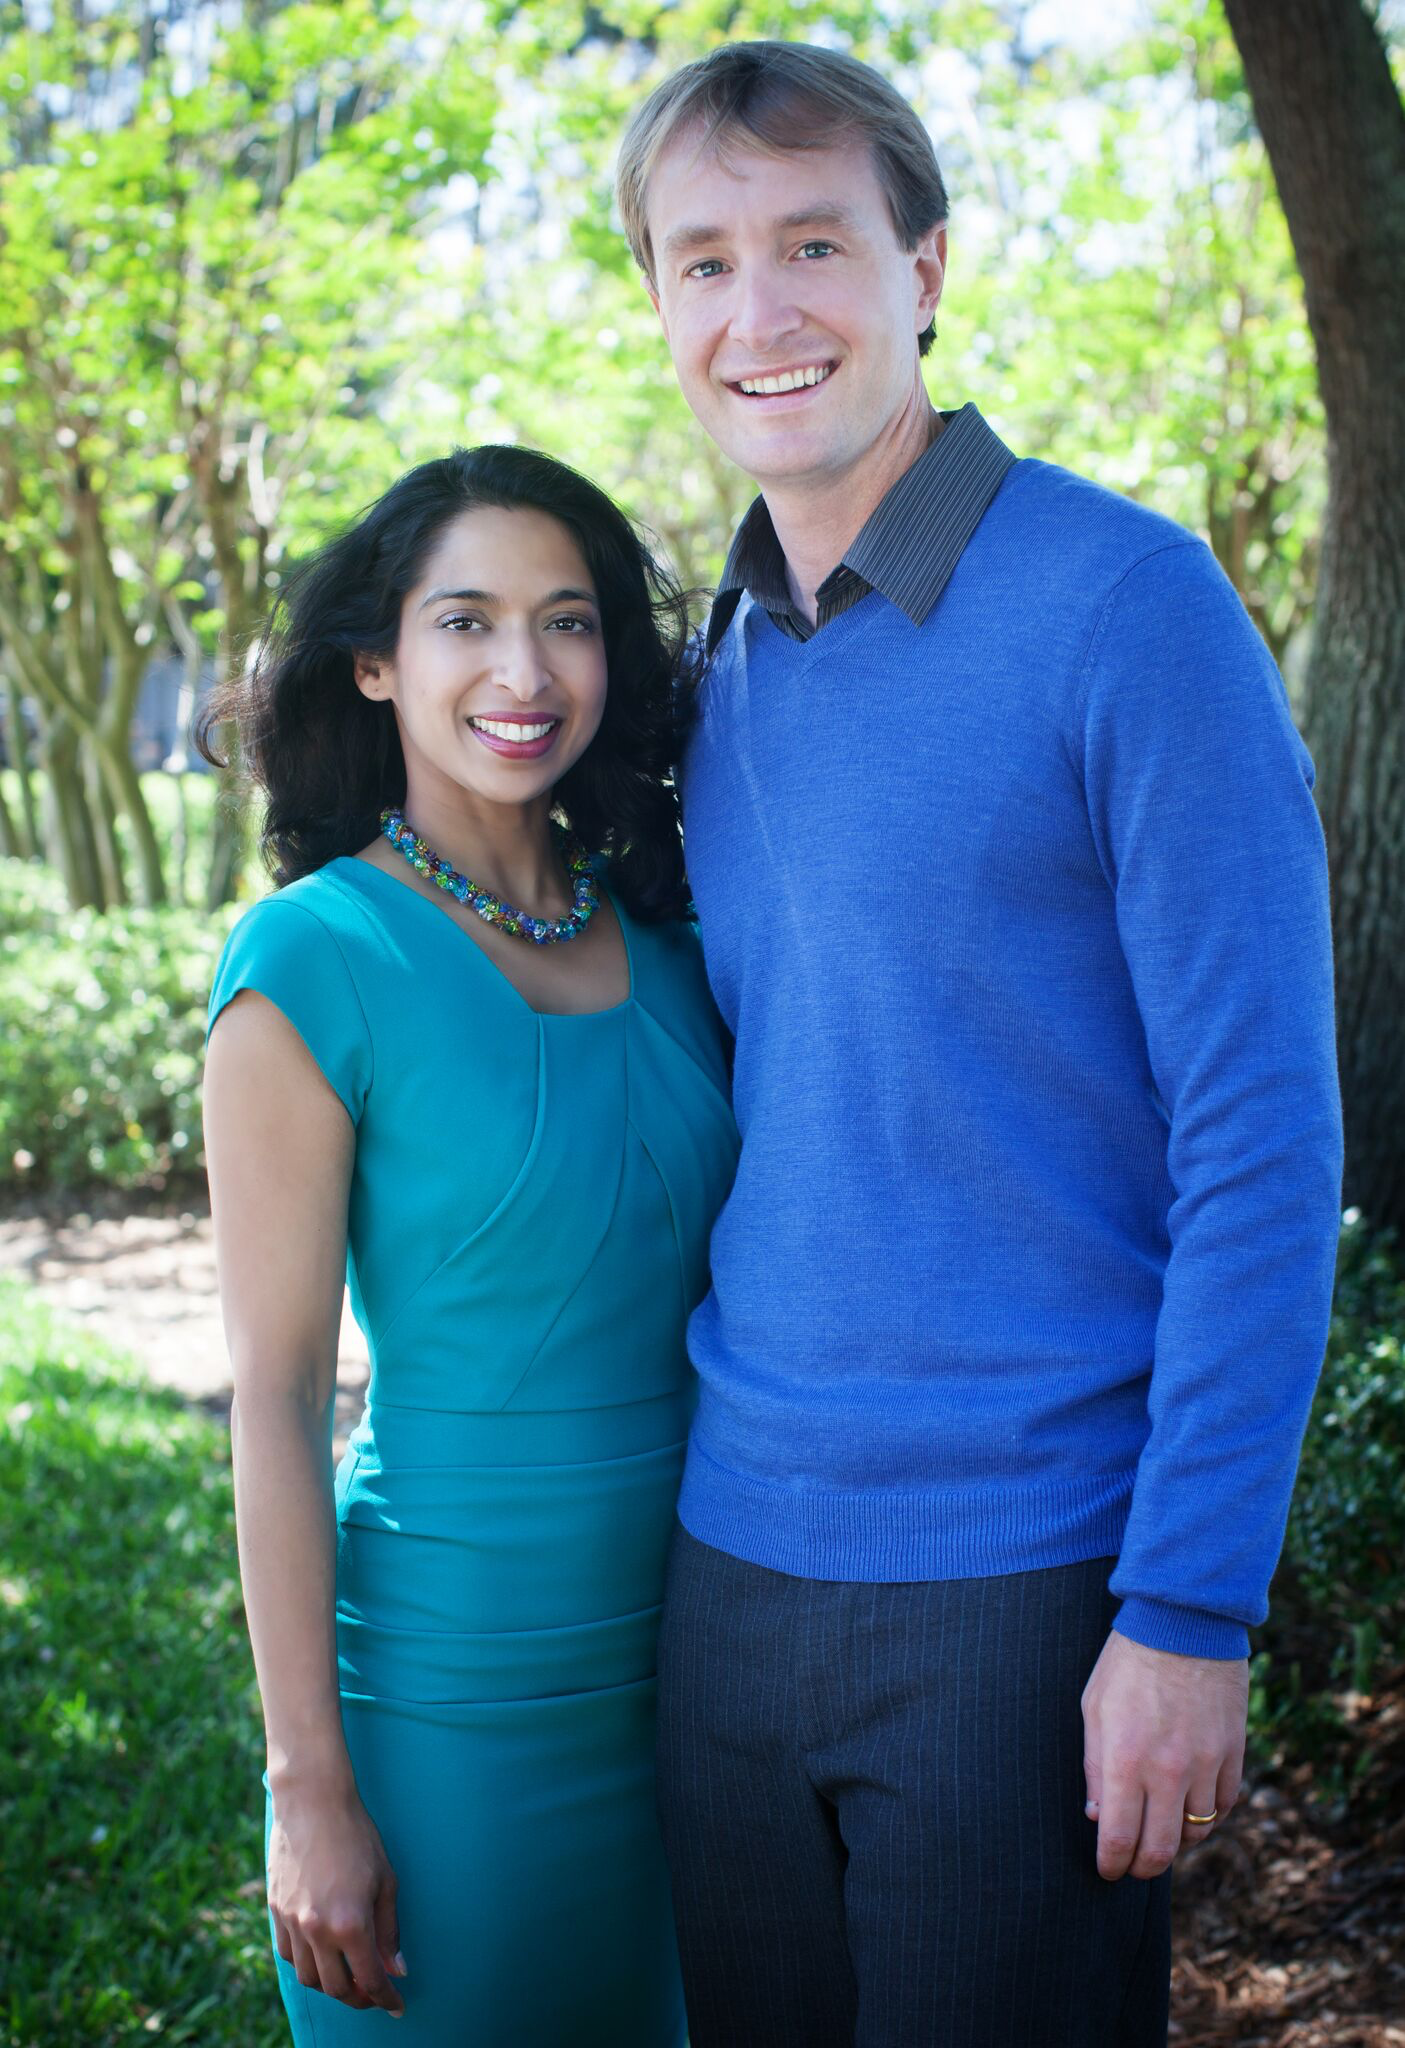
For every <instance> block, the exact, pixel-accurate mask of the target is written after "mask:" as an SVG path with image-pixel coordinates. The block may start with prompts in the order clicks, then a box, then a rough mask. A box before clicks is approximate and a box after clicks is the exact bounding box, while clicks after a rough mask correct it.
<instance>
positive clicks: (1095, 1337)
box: [680, 461, 1341, 1657]
mask: <svg viewBox="0 0 1405 2048" xmlns="http://www.w3.org/2000/svg"><path fill="white" fill-rule="evenodd" d="M681 783H682V792H683V803H684V821H685V833H686V844H687V853H688V867H689V874H690V877H691V880H692V884H693V889H694V894H695V898H696V902H697V906H698V912H699V917H700V923H701V932H702V938H703V947H704V954H705V957H706V962H707V969H708V975H709V979H710V981H711V985H712V989H713V993H714V995H715V996H716V999H717V1002H718V1005H719V1007H720V1009H721V1011H722V1014H723V1017H724V1018H725V1020H726V1022H727V1024H728V1026H729V1028H730V1029H731V1031H732V1033H733V1035H734V1038H735V1041H736V1054H735V1073H734V1090H735V1106H736V1113H737V1118H738V1123H739V1126H740V1129H741V1133H742V1153H741V1163H740V1168H739V1171H738V1176H737V1181H736V1185H735V1187H734V1190H733V1192H732V1195H731V1197H730V1199H729V1201H728V1203H727V1205H726V1207H725V1209H724V1211H723V1214H722V1216H721V1218H720V1220H719V1222H718V1225H717V1227H716V1229H715V1231H714V1234H713V1242H712V1289H711V1292H710V1293H709V1295H708V1296H707V1298H706V1300H705V1301H704V1302H703V1304H702V1306H701V1307H700V1308H699V1309H698V1310H697V1312H696V1313H695V1315H694V1316H693V1319H692V1322H691V1325H690V1333H689V1337H690V1349H691V1353H692V1357H693V1360H694V1363H695V1365H696V1367H697V1370H698V1373H699V1377H700V1397H699V1406H698V1412H697V1416H696V1419H695V1423H694V1428H693V1434H692V1441H691V1445H690V1451H689V1459H688V1465H687V1471H686V1476H685V1480H684V1486H683V1494H682V1500H681V1503H680V1514H681V1516H682V1519H683V1521H684V1523H685V1525H686V1527H687V1528H688V1529H689V1530H690V1532H691V1533H692V1534H693V1535H694V1536H696V1537H697V1538H699V1539H700V1540H701V1541H703V1542H705V1543H709V1544H712V1545H713V1546H715V1547H717V1548H720V1549H722V1550H726V1551H729V1552H730V1553H732V1554H733V1555H735V1556H738V1557H742V1558H746V1559H749V1560H750V1561H752V1562H753V1563H757V1564H761V1565H766V1566H769V1567H771V1568H773V1569H775V1570H779V1571H783V1572H789V1573H793V1574H798V1575H800V1576H804V1577H813V1578H822V1579H834V1580H921V1579H946V1578H966V1577H984V1576H994V1575H999V1574H1004V1573H1008V1572H1015V1571H1023V1570H1030V1569H1037V1568H1040V1567H1045V1566H1054V1565H1059V1564H1064V1563H1074V1562H1078V1561H1080V1560H1083V1559H1087V1558H1092V1557H1099V1556H1108V1557H1114V1558H1116V1559H1117V1564H1116V1569H1115V1571H1114V1573H1113V1576H1112V1580H1111V1584H1112V1588H1113V1590H1114V1592H1115V1593H1117V1594H1119V1595H1120V1596H1121V1598H1122V1603H1123V1604H1122V1608H1121V1612H1120V1617H1119V1621H1118V1627H1119V1628H1120V1629H1121V1630H1122V1632H1123V1633H1124V1634H1127V1635H1129V1636H1131V1637H1133V1638H1134V1639H1136V1640H1138V1641H1140V1642H1143V1643H1146V1644H1148V1645H1150V1646H1151V1647H1153V1648H1159V1649H1168V1650H1173V1651H1179V1652H1182V1653H1185V1654H1198V1655H1205V1656H1212V1657H1236V1656H1240V1655H1243V1654H1244V1651H1245V1648H1246V1644H1247V1637H1246V1633H1245V1631H1246V1628H1247V1626H1249V1625H1252V1624H1254V1623H1256V1622H1258V1621H1260V1620H1262V1618H1263V1616H1264V1614H1265V1612H1266V1609H1267V1598H1266V1596H1267V1587H1268V1582H1269V1578H1270V1576H1271V1573H1272V1570H1273V1567H1274V1564H1275V1562H1276V1559H1277V1556H1278V1552H1279V1549H1280V1547H1281V1543H1282V1536H1283V1528H1284V1523H1285V1519H1286V1514H1287V1508H1288V1502H1289V1496H1290V1492H1291V1486H1292V1480H1293V1474H1294V1469H1295V1464H1296V1458H1297V1453H1298V1448H1299V1445H1300V1441H1301V1435H1302V1430H1303V1427H1304V1424H1305V1421H1306V1416H1307V1412H1308V1407H1309V1404H1310V1401H1311V1396H1312V1391H1313V1387H1314V1385H1315V1382H1316V1378H1317V1374H1318V1371H1319V1369H1320V1365H1321V1360H1322V1355H1323V1349H1324V1345H1325V1339H1326V1331H1327V1323H1328V1317H1329V1313H1330V1302H1331V1289H1332V1276H1333V1266H1334V1256H1335V1247H1336V1237H1337V1227H1338V1220H1339V1203H1340V1176H1341V1131H1340V1101H1339V1095H1338V1088H1337V1079H1336V1065H1335V1051H1334V1034H1333V1006H1332V973H1331V955H1330V935H1329V933H1330V928H1329V917H1328V900H1327V878H1326V862H1325V854H1324V848H1323V840H1322V833H1321V829H1320V826H1319V823H1318V819H1317V814H1316V810H1315V807H1314V804H1313V799H1312V783H1313V770H1312V763H1311V760H1310V758H1309V756H1308V753H1307V749H1306V748H1305V746H1304V745H1303V742H1302V740H1301V739H1300V737H1299V736H1298V734H1297V732H1296V730H1295V729H1294V726H1293V722H1292V718H1291V715H1290V712H1289V708H1288V703H1287V699H1286V695H1285V692H1284V689H1283V685H1282V681H1281V679H1280V677H1279V674H1278V671H1277V669H1276V668H1275V666H1274V664H1273V662H1272V660H1271V658H1270V656H1269V654H1268V652H1267V650H1266V648H1265V647H1264V645H1263V642H1262V641H1261V639H1260V638H1259V636H1258V634H1257V633H1256V631H1255V630H1254V628H1253V626H1252V624H1251V623H1250V621H1249V619H1248V617H1247V615H1246V614H1245V612H1244V610H1243V607H1242V606H1241V604H1240V603H1239V600H1238V598H1237V597H1236V595H1235V593H1234V591H1233V590H1232V588H1231V587H1230V585H1229V583H1228V582H1227V580H1226V579H1225V577H1224V576H1223V575H1222V573H1221V572H1220V570H1219V568H1218V566H1217V564H1216V563H1215V561H1214V559H1213V557H1212V555H1211V554H1210V552H1209V550H1208V549H1207V548H1205V547H1204V546H1203V545H1202V544H1201V543H1200V542H1199V541H1197V540H1196V539H1194V538H1193V537H1192V536H1191V535H1189V534H1187V533H1186V532H1185V531H1184V530H1183V529H1181V528H1179V527H1176V526H1174V525H1172V524H1171V523H1170V522H1168V521H1166V520H1164V519H1161V518H1160V517H1158V516H1157V515H1155V514H1153V513H1150V512H1148V511H1146V510H1145V509H1144V508H1142V507H1139V506H1136V505H1134V504H1132V503H1130V502H1129V501H1127V500H1124V499H1122V498H1120V497H1118V496H1116V495H1115V494H1113V493H1110V492H1107V491H1104V490H1101V489H1099V488H1098V487H1097V486H1095V485H1092V484H1090V483H1087V482H1085V481H1083V480H1082V479H1080V478H1077V477H1074V476H1072V475H1070V474H1069V473H1068V472H1066V471H1063V470H1060V469H1057V468H1055V467H1053V466H1051V465H1048V464H1044V463H1040V462H1033V461H1021V462H1018V463H1016V464H1015V465H1014V467H1013V468H1011V469H1010V470H1009V471H1008V473H1007V474H1006V476H1005V478H1004V481H1003V482H1002V483H1001V485H1000V487H999V489H998V491H997V492H996V494H995V496H994V498H993V501H992V503H991V504H990V507H989V509H988V510H987V511H986V512H985V514H984V517H983V518H982V519H981V520H980V523H979V525H978V526H977V527H976V529H975V531H974V533H973V534H972V536H971V538H970V540H969V541H968V543H967V545H966V547H965V549H964V552H963V553H962V554H961V557H960V560H959V561H958V562H957V564H956V566H955V568H954V570H953V572H952V574H951V576H950V580H949V581H948V582H947V584H946V586H945V588H944V590H943V591H942V593H941V595H940V597H939V599H938V600H937V602H936V603H935V604H934V605H933V607H932V608H931V609H930V611H929V612H928V613H927V614H926V616H925V617H924V618H923V619H922V620H921V621H920V623H919V622H915V621H914V620H913V619H912V618H911V617H909V616H907V615H905V613H904V612H903V611H902V610H900V609H899V608H898V607H897V606H895V605H894V604H892V603H891V602H889V601H888V599H887V598H885V597H884V596H883V595H882V594H881V593H880V592H878V591H876V590H875V591H871V592H870V593H869V594H868V595H866V596H865V597H863V598H862V599H861V600H860V601H859V602H858V603H857V604H856V605H854V606H853V607H852V609H850V610H848V611H847V612H845V613H844V614H843V615H842V616H841V617H839V618H837V619H835V620H834V621H833V622H832V623H830V624H828V625H826V626H825V627H823V628H822V629H821V630H820V631H819V632H818V633H817V634H815V635H814V637H813V638H812V639H810V640H808V641H806V642H803V643H801V642H797V641H795V640H794V639H792V638H790V637H788V636H787V635H786V634H784V633H783V632H782V631H780V630H779V629H778V627H777V626H776V624H775V623H774V621H773V620H771V619H770V618H769V617H768V616H767V614H766V612H765V610H764V609H763V608H762V607H761V606H759V605H758V604H756V603H755V602H754V601H753V600H752V599H751V598H750V597H749V596H747V595H743V596H742V597H741V598H740V601H739V602H738V605H737V609H736V612H735V615H734V616H733V618H732V619H731V622H730V624H729V626H728V627H727V629H726V631H725V632H724V634H723V635H722V637H721V639H720V640H719V642H718V644H717V647H716V649H715V651H714V653H713V656H712V659H711V661H710V664H709V667H708V670H707V673H706V676H705V679H704V682H703V685H702V689H701V698H700V704H699V711H698V718H697V722H696V724H695V727H694V730H693V733H692V736H691V738H690V741H689V745H688V749H687V753H686V757H685V761H684V764H683V770H682V777H681Z"/></svg>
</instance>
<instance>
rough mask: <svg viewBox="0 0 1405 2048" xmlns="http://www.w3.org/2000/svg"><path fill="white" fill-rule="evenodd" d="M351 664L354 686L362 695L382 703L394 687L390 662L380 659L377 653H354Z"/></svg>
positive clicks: (393, 674)
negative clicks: (354, 680) (354, 679)
mask: <svg viewBox="0 0 1405 2048" xmlns="http://www.w3.org/2000/svg"><path fill="white" fill-rule="evenodd" d="M351 664H352V673H353V675H354V676H355V678H356V687H357V689H358V690H359V691H360V692H361V695H362V696H363V697H370V698H371V699H372V700H373V701H375V702H378V703H383V702H384V701H385V700H386V699H387V698H388V697H389V696H390V695H391V693H392V691H393V690H394V688H395V670H394V666H393V664H392V663H390V662H388V661H384V660H382V658H381V656H380V655H378V654H354V655H353V656H352V657H351Z"/></svg>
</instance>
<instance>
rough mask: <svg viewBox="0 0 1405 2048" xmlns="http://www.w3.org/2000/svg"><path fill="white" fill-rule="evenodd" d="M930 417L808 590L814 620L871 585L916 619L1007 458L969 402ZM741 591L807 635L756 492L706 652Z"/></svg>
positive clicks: (793, 633)
mask: <svg viewBox="0 0 1405 2048" xmlns="http://www.w3.org/2000/svg"><path fill="white" fill-rule="evenodd" d="M932 418H933V420H934V421H935V420H937V419H940V420H941V421H942V431H941V432H940V433H939V434H937V437H936V439H935V440H934V441H932V442H930V443H929V445H928V447H927V450H926V452H925V453H924V454H922V455H919V457H918V458H917V460H916V462H914V463H913V465H912V467H911V468H910V469H908V470H905V471H904V473H903V474H902V475H901V476H900V477H899V478H898V480H897V482H896V483H895V484H894V485H893V487H892V489H891V490H890V491H889V492H888V493H887V495H886V496H885V497H884V498H883V500H882V502H881V503H880V504H879V505H878V506H877V507H876V509H875V510H874V512H873V513H872V515H871V516H870V517H869V519H868V520H867V521H866V522H865V524H864V525H863V527H862V528H861V529H860V531H859V534H858V537H857V538H856V539H855V540H854V542H853V543H852V545H851V546H850V547H849V548H848V549H847V550H846V552H845V555H844V559H843V561H842V562H840V563H839V565H838V567H837V568H835V569H833V570H831V572H830V574H829V575H828V576H826V577H825V579H824V582H823V583H822V584H821V585H820V587H819V589H818V590H817V591H816V592H815V597H816V601H817V606H818V611H819V625H820V626H827V625H828V624H829V622H830V620H831V619H837V618H838V617H839V616H840V614H841V613H843V612H847V611H848V610H849V609H850V607H851V606H853V605H856V604H857V603H858V601H859V599H860V598H861V597H867V595H868V593H869V591H870V590H878V591H881V592H882V594H883V596H884V597H886V598H887V599H888V600H889V602H890V603H892V604H895V605H897V606H898V608H899V609H900V610H901V611H904V612H906V613H907V616H908V617H909V618H910V619H911V620H912V623H913V624H914V625H915V626H920V625H921V623H922V621H923V620H924V619H925V618H926V616H927V614H928V612H929V611H930V610H931V609H932V606H933V605H934V604H935V603H936V601H937V599H938V598H939V597H940V596H941V594H942V592H943V591H944V590H945V588H946V586H947V582H948V580H949V579H950V576H951V572H952V570H953V569H954V568H955V567H956V564H957V563H958V562H959V561H960V559H961V552H962V549H963V548H964V547H965V545H966V543H967V541H968V540H969V539H970V538H971V535H972V534H973V533H974V532H975V530H976V528H977V527H978V526H979V525H980V523H981V519H982V518H983V516H984V514H985V510H986V507H987V506H988V505H989V503H990V501H991V499H992V498H993V497H994V496H995V493H996V492H997V491H998V490H999V488H1000V485H1001V482H1002V480H1003V479H1004V475H1005V472H1006V470H1007V469H1008V468H1009V467H1010V465H1011V463H1012V462H1013V461H1014V459H1015V458H1014V456H1013V455H1012V454H1011V453H1010V450H1009V449H1008V448H1007V447H1006V446H1005V443H1004V442H1003V441H1002V440H1001V439H1000V436H999V435H998V434H997V433H995V432H994V431H993V429H992V428H990V427H988V426H987V425H986V423H985V421H984V420H983V419H982V418H981V415H980V413H979V412H978V411H977V410H976V408H975V406H974V405H963V406H962V408H961V410H960V411H959V412H944V413H933V415H932ZM743 590H749V591H750V593H751V595H752V597H753V598H754V599H755V600H756V602H757V603H758V604H759V605H763V606H764V607H765V609H766V610H767V611H768V612H769V613H770V614H771V617H772V618H773V619H774V620H775V622H776V624H777V625H778V626H780V627H781V628H782V630H783V631H784V632H786V633H788V634H789V635H790V637H791V639H792V640H808V639H809V638H810V636H811V634H812V633H814V632H816V631H817V630H818V628H817V627H815V626H812V625H811V624H810V621H809V620H808V619H807V618H806V617H805V614H804V613H803V612H802V611H799V610H797V609H796V606H795V605H794V603H793V602H792V600H791V595H790V586H789V583H788V582H787V580H786V568H785V557H784V555H783V554H782V553H781V550H780V543H779V542H778V541H777V539H776V534H775V529H774V527H773V526H772V525H771V517H770V514H769V513H768V512H767V510H766V501H765V499H764V498H758V499H757V500H756V502H755V504H753V505H752V507H751V509H750V511H749V512H748V513H747V515H746V517H745V518H744V519H743V520H742V523H741V525H740V526H739V527H738V528H737V532H736V537H735V539H734V540H733V542H732V547H731V552H730V553H729V554H728V556H727V562H726V566H725V568H724V569H723V571H722V580H721V582H720V583H719V584H718V586H717V595H716V598H715V600H714V603H713V607H712V616H711V617H710V618H709V620H708V624H707V651H708V653H709V654H710V653H711V652H712V649H713V647H714V646H715V644H716V642H717V641H718V639H719V638H720V637H721V635H722V634H723V633H724V632H725V631H726V629H727V626H728V623H729V622H730V620H731V617H732V614H733V612H734V611H735V610H736V608H737V599H738V598H739V597H740V595H741V593H742V592H743Z"/></svg>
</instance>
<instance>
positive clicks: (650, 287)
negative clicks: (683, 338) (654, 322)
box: [640, 271, 668, 341]
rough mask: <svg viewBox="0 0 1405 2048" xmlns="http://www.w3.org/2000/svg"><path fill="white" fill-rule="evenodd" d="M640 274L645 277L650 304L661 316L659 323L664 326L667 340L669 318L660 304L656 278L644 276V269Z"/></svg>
mask: <svg viewBox="0 0 1405 2048" xmlns="http://www.w3.org/2000/svg"><path fill="white" fill-rule="evenodd" d="M640 276H641V277H643V278H644V289H645V291H646V292H647V293H648V294H649V304H650V305H651V306H652V307H653V309H654V311H655V312H656V313H657V314H658V316H659V325H660V327H662V329H663V338H664V340H665V341H667V340H668V322H667V320H666V319H665V318H664V311H663V307H662V306H661V305H660V304H659V294H658V289H657V287H656V286H655V284H654V280H653V279H652V278H651V277H645V276H644V273H643V272H642V271H641V272H640Z"/></svg>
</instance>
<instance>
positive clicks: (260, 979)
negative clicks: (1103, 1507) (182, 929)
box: [207, 869, 373, 1119]
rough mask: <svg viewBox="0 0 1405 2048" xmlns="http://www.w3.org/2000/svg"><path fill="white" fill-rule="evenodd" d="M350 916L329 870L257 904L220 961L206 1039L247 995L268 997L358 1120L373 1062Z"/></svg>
mask: <svg viewBox="0 0 1405 2048" xmlns="http://www.w3.org/2000/svg"><path fill="white" fill-rule="evenodd" d="M352 911H354V904H348V903H347V902H346V900H345V896H344V892H343V891H342V890H340V889H339V888H338V886H337V882H336V877H334V876H329V875H328V874H327V872H326V870H325V869H319V870H318V871H317V872H316V873H314V874H310V875H304V876H301V877H300V878H299V879H298V880H297V881H296V882H290V883H288V884H287V885H286V886H285V887H284V888H281V889H275V890H274V891H273V892H272V893H271V894H270V895H268V896H263V897H260V899H259V900H258V902H257V903H254V904H251V905H250V907H249V908H248V910H246V911H245V913H244V915H243V916H242V917H241V918H240V919H239V921H238V923H237V924H236V925H235V926H234V929H233V930H232V931H231V933H230V935H229V937H228V939H227V940H226V941H225V946H224V951H223V953H222V954H221V955H220V961H219V965H218V967H217V968H216V970H215V979H214V985H213V987H212V988H211V990H210V1003H209V1011H208V1015H207V1031H213V1029H214V1026H215V1023H216V1021H217V1020H218V1018H219V1016H220V1015H221V1013H222V1012H223V1010H224V1009H225V1008H226V1006H227V1005H228V1004H229V1003H231V1002H232V1001H233V999H234V997H235V996H237V995H240V994H242V993H243V992H244V991H245V990H246V989H249V990H253V991H254V992H255V993H257V994H259V995H261V996H265V997H267V999H268V1000H269V1001H270V1002H271V1003H273V1004H274V1005H275V1007H276V1008H278V1009H280V1010H281V1011H282V1012H283V1014H284V1015H285V1016H286V1017H287V1018H288V1020H289V1021H290V1022H291V1023H292V1024H293V1026H294V1028H295V1029H296V1030H297V1031H298V1033H299V1035H300V1036H301V1037H302V1039H303V1040H304V1042H305V1043H306V1045H307V1046H308V1048H309V1050H310V1051H311V1053H312V1055H313V1057H314V1058H315V1059H316V1061H317V1063H318V1065H319V1066H320V1067H321V1068H322V1070H323V1072H324V1073H325V1074H326V1076H327V1078H328V1080H330V1081H331V1083H332V1086H333V1087H334V1088H335V1089H336V1091H337V1093H338V1095H340V1096H341V1098H342V1100H343V1102H344V1103H345V1104H346V1106H347V1108H348V1110H349V1111H350V1113H351V1115H352V1117H353V1119H355V1118H356V1117H358V1116H359V1115H360V1112H361V1107H362V1104H363V1102H364V1100H365V1094H366V1090H367V1088H368V1087H369V1085H370V1077H371V1069H372V1064H373V1062H372V1051H371V1035H370V1029H369V1026H368V1024H367V1021H366V1013H365V1007H364V1005H363V1002H362V999H361V987H360V982H361V977H360V976H359V975H358V973H357V971H356V945H355V940H356V929H355V925H354V922H353V921H351V919H350V917H349V912H352Z"/></svg>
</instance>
